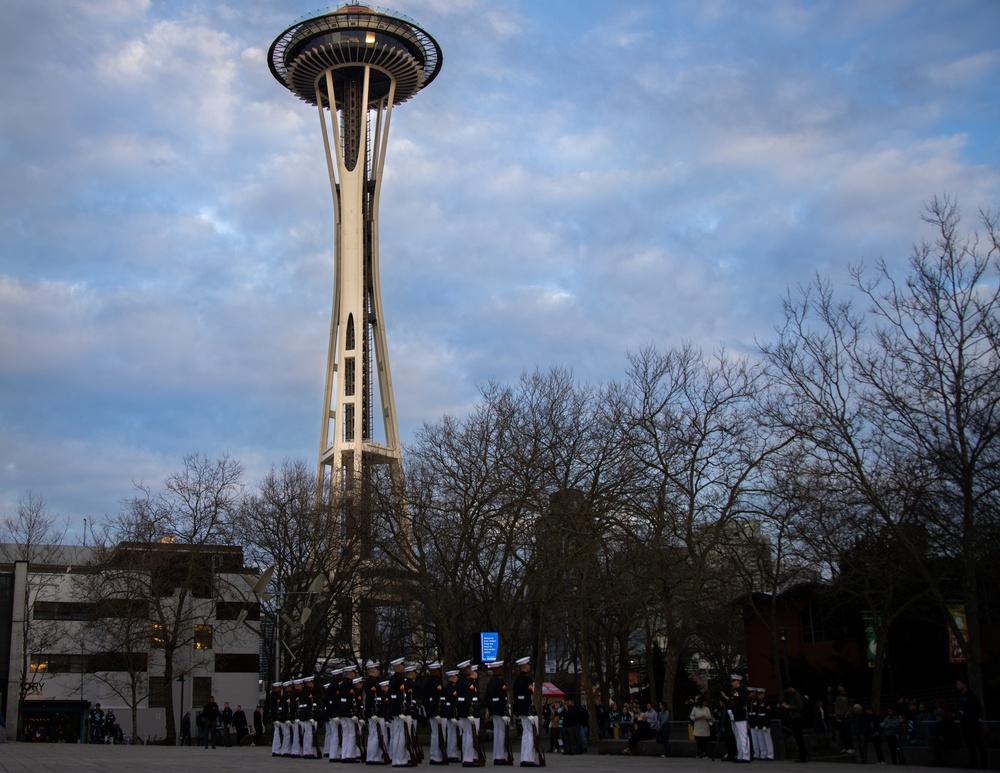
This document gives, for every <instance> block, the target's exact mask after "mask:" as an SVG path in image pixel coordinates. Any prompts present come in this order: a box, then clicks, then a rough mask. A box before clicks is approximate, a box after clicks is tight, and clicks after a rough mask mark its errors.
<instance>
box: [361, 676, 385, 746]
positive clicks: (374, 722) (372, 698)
mask: <svg viewBox="0 0 1000 773" xmlns="http://www.w3.org/2000/svg"><path fill="white" fill-rule="evenodd" d="M365 668H366V669H368V676H367V678H366V679H365V700H364V703H365V724H366V725H367V727H368V744H367V748H366V749H365V762H367V763H368V764H370V765H381V764H382V749H381V748H380V747H379V734H380V732H381V730H382V727H381V726H380V723H383V724H384V722H383V721H382V720H381V718H380V717H381V713H382V711H381V708H380V707H379V703H380V702H381V700H382V698H381V694H380V689H379V678H378V677H379V669H378V664H377V663H373V662H372V661H370V660H369V661H368V663H366V664H365Z"/></svg>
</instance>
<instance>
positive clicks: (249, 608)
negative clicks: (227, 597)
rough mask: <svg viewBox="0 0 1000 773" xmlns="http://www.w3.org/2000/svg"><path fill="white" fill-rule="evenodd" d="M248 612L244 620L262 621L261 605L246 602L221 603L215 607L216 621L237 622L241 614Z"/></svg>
mask: <svg viewBox="0 0 1000 773" xmlns="http://www.w3.org/2000/svg"><path fill="white" fill-rule="evenodd" d="M243 610H246V613H247V616H246V617H245V618H243V619H244V620H251V621H254V620H260V604H258V603H256V602H253V603H248V602H245V601H220V602H218V603H217V604H216V605H215V619H216V620H236V619H237V618H238V617H239V616H240V612H242V611H243Z"/></svg>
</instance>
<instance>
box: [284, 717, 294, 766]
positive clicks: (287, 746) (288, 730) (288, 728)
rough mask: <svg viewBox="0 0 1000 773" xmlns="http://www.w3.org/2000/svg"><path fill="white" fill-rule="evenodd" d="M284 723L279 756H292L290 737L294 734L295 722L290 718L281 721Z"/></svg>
mask: <svg viewBox="0 0 1000 773" xmlns="http://www.w3.org/2000/svg"><path fill="white" fill-rule="evenodd" d="M282 725H284V728H283V732H282V734H281V756H282V757H291V756H292V743H293V741H292V737H293V736H294V735H295V723H294V722H292V721H291V720H288V721H286V722H283V723H282Z"/></svg>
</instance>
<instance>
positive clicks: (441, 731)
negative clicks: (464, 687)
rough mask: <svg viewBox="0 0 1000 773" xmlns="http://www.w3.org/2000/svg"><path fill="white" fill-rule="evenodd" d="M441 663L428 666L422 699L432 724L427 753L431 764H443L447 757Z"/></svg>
mask: <svg viewBox="0 0 1000 773" xmlns="http://www.w3.org/2000/svg"><path fill="white" fill-rule="evenodd" d="M442 688H443V685H442V683H441V664H440V663H438V662H434V663H430V664H428V666H427V677H426V678H425V679H424V694H423V695H422V696H421V701H422V704H423V707H424V715H425V716H426V717H427V722H428V723H429V724H430V726H431V739H430V749H429V750H428V752H427V755H428V757H429V759H430V764H431V765H442V764H444V762H445V758H446V757H447V749H446V746H445V732H446V731H445V728H444V727H443V726H442V720H441V692H442Z"/></svg>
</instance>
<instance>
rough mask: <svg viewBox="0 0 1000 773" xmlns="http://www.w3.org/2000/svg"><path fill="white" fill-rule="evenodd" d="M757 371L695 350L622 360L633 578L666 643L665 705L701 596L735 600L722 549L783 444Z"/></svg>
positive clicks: (650, 352)
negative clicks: (637, 467)
mask: <svg viewBox="0 0 1000 773" xmlns="http://www.w3.org/2000/svg"><path fill="white" fill-rule="evenodd" d="M766 388H767V381H766V379H765V373H764V372H763V370H762V369H761V368H759V367H757V366H755V365H753V364H752V363H750V362H749V361H748V360H746V359H744V358H735V357H731V356H729V355H728V354H727V353H725V352H719V353H718V354H717V355H716V356H715V357H713V358H712V359H711V360H708V359H706V358H704V357H703V356H702V353H701V352H700V351H699V350H697V349H696V348H694V347H691V346H687V347H684V348H682V349H672V350H668V351H665V352H659V351H656V350H655V349H653V348H647V349H645V350H643V351H641V352H639V353H637V354H633V355H631V356H630V367H629V372H628V378H627V380H626V383H625V384H624V386H623V387H622V392H621V398H620V399H621V400H622V402H623V404H624V405H625V406H627V414H626V415H627V416H628V419H627V421H628V427H629V432H630V436H631V442H630V443H629V445H628V446H627V451H628V452H629V453H631V454H633V455H634V456H635V458H636V460H637V461H638V462H639V463H641V464H642V465H643V467H644V477H643V480H642V482H641V484H640V485H639V487H638V489H637V492H638V493H637V496H636V498H635V500H634V506H633V513H634V514H633V516H632V528H633V529H634V532H635V535H636V539H637V541H639V542H641V543H642V544H644V545H646V546H647V549H648V553H647V558H646V560H644V561H641V562H640V564H639V568H638V569H637V571H642V572H644V574H645V583H646V584H647V585H648V586H649V587H650V588H652V589H653V593H652V595H651V598H652V599H653V602H654V603H655V604H656V609H657V613H658V615H659V620H660V624H661V630H662V631H663V633H665V634H666V635H667V637H668V639H669V644H670V646H669V648H668V650H667V653H668V654H667V663H666V676H665V679H664V686H663V700H664V701H665V702H666V703H667V704H668V705H672V703H673V693H674V675H675V674H676V671H677V664H678V660H679V658H680V654H681V651H682V649H683V648H685V647H687V646H688V645H689V643H690V637H691V635H692V633H694V630H695V629H694V626H695V621H696V619H697V615H696V612H697V610H698V608H699V607H700V606H701V605H702V604H703V603H704V602H705V600H706V599H711V598H724V597H727V596H729V597H734V596H736V595H738V594H739V588H738V586H737V585H735V584H733V583H732V581H731V580H732V578H731V576H729V575H727V573H724V572H719V571H715V570H716V569H717V568H719V567H720V565H721V564H722V563H723V562H724V561H725V560H726V550H725V549H724V548H725V546H726V545H727V544H728V543H729V542H730V541H731V540H733V539H738V538H739V535H741V534H744V533H745V532H744V524H745V522H746V520H747V519H748V518H749V517H750V516H751V515H752V513H753V510H754V508H753V504H754V497H755V495H756V494H757V492H759V491H760V490H761V487H762V481H763V476H764V463H765V461H766V460H767V459H768V458H769V457H770V456H772V455H773V454H775V453H776V452H777V451H779V450H780V449H781V448H782V447H784V446H785V445H786V444H787V443H788V442H789V433H787V432H782V431H779V430H777V429H775V428H773V427H772V426H769V424H768V422H767V421H766V420H765V419H766V414H765V412H764V410H763V407H762V405H761V403H760V396H761V395H762V394H764V393H765V392H766Z"/></svg>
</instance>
